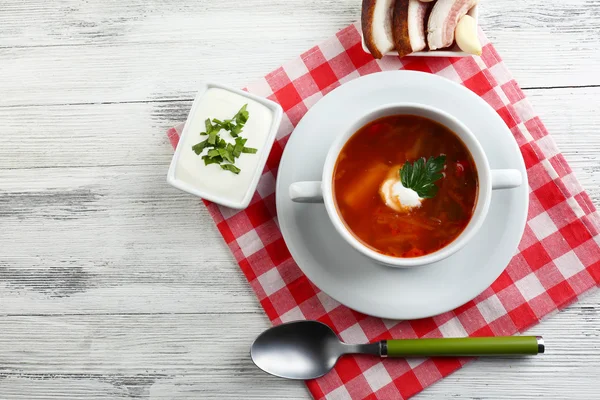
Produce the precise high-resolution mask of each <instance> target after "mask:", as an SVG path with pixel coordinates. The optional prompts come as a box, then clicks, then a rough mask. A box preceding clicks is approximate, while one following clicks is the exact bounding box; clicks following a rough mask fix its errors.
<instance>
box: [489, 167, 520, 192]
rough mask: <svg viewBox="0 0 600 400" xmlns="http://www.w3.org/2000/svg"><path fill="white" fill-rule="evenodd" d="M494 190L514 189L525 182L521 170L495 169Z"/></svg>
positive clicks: (493, 175)
mask: <svg viewBox="0 0 600 400" xmlns="http://www.w3.org/2000/svg"><path fill="white" fill-rule="evenodd" d="M491 172H492V190H496V189H512V188H516V187H519V186H521V184H523V177H522V176H521V172H520V171H519V170H516V169H493V170H492V171H491Z"/></svg>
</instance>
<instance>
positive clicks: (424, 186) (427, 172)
mask: <svg viewBox="0 0 600 400" xmlns="http://www.w3.org/2000/svg"><path fill="white" fill-rule="evenodd" d="M445 163H446V156H445V155H441V156H439V157H429V159H428V160H427V161H425V158H419V159H418V160H417V161H415V162H414V163H412V164H411V163H410V162H406V163H405V164H404V165H403V166H402V168H401V169H400V180H401V182H402V186H404V187H405V188H409V189H412V190H414V191H415V192H417V194H418V195H419V197H421V198H423V199H429V198H432V197H434V196H435V195H436V194H437V191H438V187H437V186H436V185H434V182H435V181H437V180H439V179H442V177H443V176H444V175H442V173H441V172H442V171H443V170H444V164H445Z"/></svg>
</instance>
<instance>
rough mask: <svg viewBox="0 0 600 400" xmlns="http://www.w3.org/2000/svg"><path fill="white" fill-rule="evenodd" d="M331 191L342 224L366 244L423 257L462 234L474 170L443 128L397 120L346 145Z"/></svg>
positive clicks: (369, 128) (473, 195) (370, 128)
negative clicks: (332, 191) (332, 190)
mask: <svg viewBox="0 0 600 400" xmlns="http://www.w3.org/2000/svg"><path fill="white" fill-rule="evenodd" d="M333 188H334V195H335V201H336V205H337V208H338V211H339V213H340V215H341V217H342V219H343V221H344V223H345V224H346V226H347V227H348V228H349V229H350V231H351V232H352V233H353V234H354V236H356V237H357V238H358V239H359V240H360V241H361V242H363V243H364V244H365V245H367V246H369V247H371V248H372V249H374V250H376V251H377V252H379V253H383V254H386V255H389V256H394V257H419V256H423V255H426V254H430V253H433V252H435V251H437V250H439V249H441V248H442V247H444V246H446V245H448V244H449V243H451V242H452V241H453V240H454V239H456V238H457V237H458V236H459V235H460V234H461V232H462V231H463V230H464V229H465V227H466V226H467V224H468V223H469V221H470V219H471V216H472V215H473V211H474V207H475V203H476V201H477V191H478V184H477V170H476V169H475V164H474V162H473V158H472V157H471V155H470V154H469V151H468V150H467V148H466V146H465V145H464V143H463V142H462V141H461V140H460V138H459V137H458V136H456V134H454V132H452V131H451V130H449V129H448V128H446V127H445V126H443V125H441V124H438V123H437V122H435V121H432V120H429V119H427V118H423V117H418V116H414V115H394V116H389V117H384V118H381V119H378V120H376V121H373V122H371V123H369V124H368V125H366V126H364V127H363V128H361V129H360V130H359V131H358V132H356V133H355V134H354V135H353V136H352V137H351V138H350V139H349V140H348V142H347V143H346V144H345V146H344V148H343V149H342V151H341V152H340V154H339V156H338V159H337V161H336V166H335V171H334V175H333Z"/></svg>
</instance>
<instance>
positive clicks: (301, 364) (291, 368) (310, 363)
mask: <svg viewBox="0 0 600 400" xmlns="http://www.w3.org/2000/svg"><path fill="white" fill-rule="evenodd" d="M344 347H345V345H344V344H343V343H341V342H340V341H339V339H338V337H337V336H336V334H335V333H334V332H333V331H332V330H331V329H330V328H329V327H328V326H327V325H325V324H322V323H321V322H318V321H303V322H301V323H298V322H292V323H288V324H282V325H279V326H276V327H274V328H271V329H268V330H266V331H265V332H263V333H262V334H261V335H260V336H259V337H258V338H256V340H255V341H254V343H253V344H252V347H251V348H250V356H251V357H252V361H254V364H256V366H257V367H258V368H260V369H262V370H263V371H265V372H268V373H269V374H272V375H275V376H279V377H281V378H288V379H312V378H317V377H319V376H323V375H325V374H326V373H327V372H329V370H331V369H332V368H333V366H334V365H335V363H336V362H337V360H338V358H339V357H340V356H341V355H342V354H344V352H345V351H344V350H345V349H344Z"/></svg>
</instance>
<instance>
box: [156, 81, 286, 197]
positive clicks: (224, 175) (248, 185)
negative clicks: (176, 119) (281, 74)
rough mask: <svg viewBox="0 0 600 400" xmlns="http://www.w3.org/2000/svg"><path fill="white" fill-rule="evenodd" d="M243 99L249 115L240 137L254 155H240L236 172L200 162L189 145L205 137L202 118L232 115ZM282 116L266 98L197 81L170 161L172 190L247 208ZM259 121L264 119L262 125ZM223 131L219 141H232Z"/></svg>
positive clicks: (221, 117)
mask: <svg viewBox="0 0 600 400" xmlns="http://www.w3.org/2000/svg"><path fill="white" fill-rule="evenodd" d="M214 89H216V90H214ZM207 93H208V96H206V95H207ZM231 94H233V95H234V96H232V95H231ZM211 96H212V97H211ZM244 103H246V104H247V105H248V109H247V110H248V112H249V117H248V120H247V123H246V125H245V126H244V129H243V131H242V132H241V136H242V137H243V138H247V139H248V147H254V148H257V152H256V154H241V155H240V157H239V158H238V159H237V160H236V164H235V165H236V166H239V167H240V169H241V171H240V172H239V174H234V173H232V172H230V171H226V170H223V169H222V168H221V166H220V165H219V164H209V165H205V164H204V161H203V159H202V157H201V155H202V154H203V153H200V154H196V153H195V152H194V151H193V150H192V146H193V145H194V144H196V143H199V142H201V141H202V140H203V138H205V137H206V136H204V137H203V136H200V132H203V131H206V128H205V120H206V119H212V118H218V119H220V120H225V119H228V118H231V117H233V116H234V115H235V113H236V112H237V111H238V110H239V109H240V108H241V106H242V105H243V104H244ZM282 115H283V110H282V108H281V106H280V105H279V104H277V103H275V102H273V101H271V100H268V99H265V98H262V97H258V96H255V95H253V94H250V93H248V92H245V91H242V90H239V89H234V88H231V87H228V86H224V85H221V84H218V83H212V82H208V83H204V84H202V86H201V88H200V90H199V91H198V94H197V95H196V98H195V100H194V103H193V104H192V108H191V110H190V113H189V115H188V118H187V121H186V123H185V126H184V128H183V131H182V133H181V136H180V138H179V143H178V145H177V149H176V150H175V154H174V155H173V159H172V160H171V165H170V167H169V172H168V174H167V182H168V183H169V184H170V185H172V186H174V187H176V188H177V189H180V190H183V191H185V192H188V193H191V194H193V195H196V196H198V197H201V198H203V199H205V200H209V201H212V202H214V203H218V204H221V205H224V206H226V207H231V208H237V209H244V208H246V207H248V204H250V201H251V200H252V196H253V195H254V192H255V191H256V186H257V185H258V181H259V179H260V177H261V175H262V172H263V170H264V167H265V164H266V162H267V158H268V156H269V153H270V151H271V147H272V146H273V143H274V141H275V137H276V134H277V130H278V129H279V125H280V123H281V118H282ZM261 116H262V117H265V118H260V117H261ZM267 116H268V118H267ZM253 117H254V120H253ZM259 120H261V121H263V123H262V125H261V124H260V123H259V122H260V121H259ZM257 121H258V122H257ZM257 129H260V131H261V132H262V133H260V134H254V135H253V134H252V132H253V131H254V132H257ZM227 135H229V133H226V131H224V130H222V131H221V133H220V136H221V138H222V139H224V140H227V141H229V142H231V140H232V139H233V137H231V138H229V137H228V136H227ZM232 144H233V143H232ZM203 152H204V150H203ZM253 157H258V158H253Z"/></svg>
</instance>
